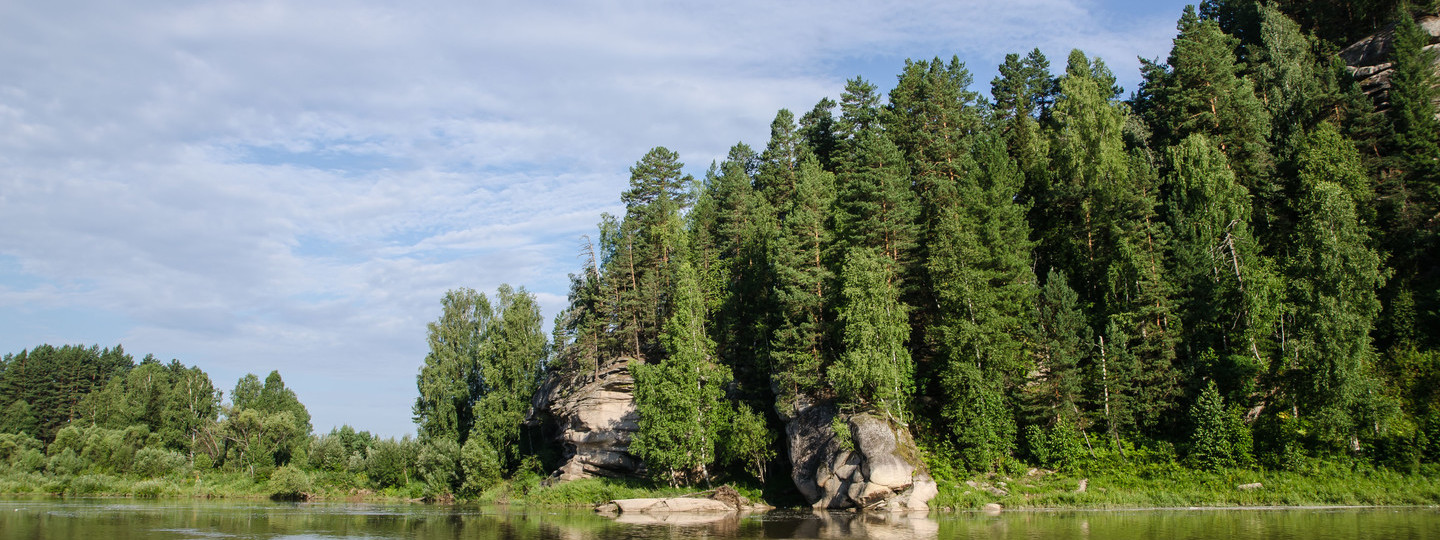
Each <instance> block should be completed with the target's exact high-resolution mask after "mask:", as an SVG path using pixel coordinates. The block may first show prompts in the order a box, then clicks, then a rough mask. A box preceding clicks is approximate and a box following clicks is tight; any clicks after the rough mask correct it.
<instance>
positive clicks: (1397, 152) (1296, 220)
mask: <svg viewBox="0 0 1440 540" xmlns="http://www.w3.org/2000/svg"><path fill="white" fill-rule="evenodd" d="M1436 12H1437V6H1435V5H1433V4H1432V5H1424V6H1414V5H1412V4H1410V3H1407V2H1402V1H1395V0H1349V1H1335V2H1303V1H1279V0H1276V1H1272V2H1256V1H1247V0H1207V1H1206V2H1204V3H1203V4H1201V5H1200V6H1199V7H1198V8H1189V9H1187V10H1186V11H1185V12H1184V13H1183V14H1182V15H1181V17H1180V19H1179V22H1178V25H1177V26H1178V35H1177V36H1176V38H1175V40H1174V48H1173V49H1172V51H1171V53H1170V55H1169V56H1168V58H1165V59H1163V60H1160V59H1156V60H1151V61H1142V78H1143V80H1142V82H1141V83H1140V86H1139V88H1136V89H1134V90H1133V91H1131V92H1129V93H1127V92H1126V91H1125V90H1124V89H1121V88H1119V87H1118V86H1117V82H1116V77H1115V75H1114V74H1113V72H1111V70H1110V69H1109V68H1108V67H1107V66H1106V64H1105V63H1104V62H1103V61H1102V60H1101V59H1099V58H1091V57H1088V56H1087V55H1086V54H1084V53H1083V52H1081V51H1078V50H1077V51H1073V52H1071V53H1070V54H1069V56H1068V57H1067V58H1066V60H1065V62H1064V66H1063V69H1062V70H1060V71H1059V74H1058V76H1057V75H1056V74H1055V71H1053V70H1052V65H1051V62H1050V60H1049V59H1048V58H1046V56H1045V55H1043V54H1042V53H1041V52H1040V51H1039V50H1038V49H1037V50H1033V51H1030V52H1029V53H1027V54H1011V55H1009V56H1007V57H1006V59H1005V61H1004V63H1003V64H1002V65H1001V66H1000V68H999V76H998V77H996V78H995V79H994V80H993V81H991V82H990V86H989V95H988V96H985V95H982V94H981V92H979V91H977V90H976V89H975V88H974V87H975V86H976V85H975V84H974V81H973V80H972V76H971V74H970V72H969V71H968V70H967V69H966V66H965V64H964V63H963V62H962V61H961V60H960V59H959V58H950V59H948V60H947V59H942V58H934V59H932V60H917V61H907V62H906V63H905V65H904V67H903V69H902V70H901V72H900V74H899V75H898V76H897V80H896V84H895V87H894V88H893V90H891V91H890V92H889V93H888V95H886V96H882V95H881V94H880V92H879V91H878V90H877V86H876V85H874V84H872V83H870V82H867V81H865V80H862V79H860V78H856V79H852V80H850V81H848V82H847V83H846V85H845V87H844V90H843V93H842V94H841V95H840V98H839V100H838V101H835V100H832V99H829V98H825V99H821V100H820V101H819V103H817V104H816V105H815V106H814V108H812V109H811V110H809V111H805V112H804V113H803V114H800V115H798V116H797V115H796V114H795V113H793V112H791V111H789V110H781V111H779V112H778V113H777V114H776V116H775V120H774V122H773V123H772V124H771V130H770V131H771V137H770V140H769V141H768V142H766V144H765V145H764V147H763V148H761V149H759V150H757V149H755V148H753V147H751V146H748V145H746V144H743V143H741V144H736V145H735V146H734V147H733V148H731V149H730V151H729V153H728V156H727V157H726V158H725V160H724V161H723V162H719V163H713V164H712V165H711V166H710V168H709V170H708V171H707V172H706V173H705V174H704V176H703V178H699V179H696V178H693V177H691V176H689V175H686V174H684V172H683V169H684V166H683V164H682V163H681V161H680V156H678V155H677V154H676V153H675V152H672V151H670V150H668V149H666V148H663V147H657V148H655V149H653V150H651V151H650V152H648V153H646V154H645V155H644V156H643V157H642V158H640V160H639V161H638V162H637V163H636V164H635V166H634V167H632V168H631V169H630V174H631V176H630V185H629V189H627V190H626V191H625V192H624V193H623V194H622V195H621V200H622V201H623V203H624V204H625V208H626V210H625V213H624V215H623V216H612V215H604V216H602V217H601V220H600V223H599V231H598V235H596V236H595V237H594V238H590V237H587V238H585V239H584V240H583V244H582V253H583V254H584V263H583V265H582V268H580V270H579V271H578V272H577V273H575V274H572V275H571V287H570V291H569V306H568V308H567V309H566V310H564V312H562V313H561V314H559V315H558V316H557V317H556V318H555V320H554V331H553V335H552V336H549V337H547V336H545V335H544V334H543V332H542V331H541V328H542V320H541V314H540V311H539V308H538V306H537V305H536V302H535V299H534V297H533V296H532V295H531V294H529V293H528V292H526V291H525V290H524V289H523V288H522V289H512V288H510V287H508V286H506V287H501V289H500V290H499V291H498V293H497V294H496V295H495V297H494V298H493V302H492V298H490V297H487V296H486V295H484V294H480V293H477V292H475V291H472V290H469V289H457V290H453V291H451V292H450V293H448V294H447V295H446V296H445V297H444V298H443V299H442V302H441V305H442V313H441V315H440V317H439V318H438V319H437V320H436V321H435V322H433V323H431V324H430V326H429V328H428V330H429V336H428V343H429V348H430V353H429V355H428V356H427V357H426V358H425V362H424V365H423V367H422V369H421V372H420V373H419V375H418V377H417V386H418V393H419V397H418V399H417V400H416V403H415V406H414V410H413V412H414V415H415V421H416V425H417V436H416V437H415V438H414V439H411V438H409V437H407V438H404V439H401V440H393V439H390V440H380V439H377V438H375V437H373V436H371V435H370V434H368V433H365V432H357V431H355V430H354V429H351V428H349V427H343V428H339V429H336V430H334V431H332V432H331V433H329V434H328V435H319V436H317V435H314V434H312V427H311V425H310V419H309V414H308V413H307V412H306V410H305V407H304V406H303V405H302V404H300V402H299V401H298V400H297V399H296V396H295V394H294V392H293V391H292V390H289V389H287V388H285V386H284V383H283V381H281V379H280V375H279V374H278V373H272V374H270V376H269V377H267V378H266V379H265V380H264V381H263V382H262V381H261V380H260V379H259V378H258V377H256V376H254V375H250V376H247V377H246V378H243V379H241V380H240V381H238V383H237V385H236V386H235V387H234V389H233V391H232V392H231V393H230V400H229V402H224V401H222V397H223V395H222V393H221V392H220V391H219V390H217V389H216V388H215V387H214V385H213V384H212V382H211V381H210V379H209V377H208V376H207V375H206V374H205V373H204V372H202V371H200V370H199V369H198V368H193V367H190V368H187V367H185V366H184V365H182V364H180V363H179V362H178V361H172V362H171V363H169V364H164V363H161V362H160V361H158V360H156V359H154V358H153V357H146V358H145V359H143V360H142V361H141V362H139V363H138V364H137V363H136V362H134V360H133V358H132V357H130V356H129V355H127V354H126V353H125V352H124V351H123V350H122V349H121V348H120V347H118V346H117V347H115V348H113V349H103V350H102V349H98V348H94V347H92V348H84V347H77V346H66V347H58V348H57V347H51V346H40V347H36V348H34V349H31V350H27V351H22V352H20V353H18V354H11V355H6V356H5V357H4V359H3V361H0V407H3V411H0V432H4V433H10V435H0V461H3V462H4V463H8V464H9V466H10V467H11V468H12V469H23V470H26V471H50V472H52V473H67V472H68V473H69V474H75V473H77V472H81V471H111V472H121V473H125V472H131V473H136V474H144V471H153V472H156V474H164V473H166V472H169V471H174V470H180V469H186V470H197V471H198V470H212V469H213V470H225V471H232V472H237V473H244V474H248V475H252V476H259V477H272V475H273V476H276V477H280V478H282V479H285V478H288V479H290V480H287V481H292V482H296V485H297V486H299V487H296V488H295V489H297V490H299V489H301V488H303V487H305V486H307V485H309V484H308V482H311V481H312V480H313V481H317V482H331V483H336V484H342V485H347V486H353V487H373V488H384V487H387V486H405V485H414V486H419V487H418V488H416V489H417V490H419V491H421V492H423V493H426V494H430V495H437V494H442V495H443V494H455V495H460V496H466V495H467V494H475V493H479V492H482V491H484V490H486V489H488V488H490V487H492V486H495V485H497V484H499V483H501V482H502V481H503V480H504V479H506V478H513V477H516V476H517V475H531V476H536V475H543V474H544V473H545V472H546V471H547V469H549V468H551V467H553V466H554V464H555V461H556V460H557V459H558V457H559V453H560V452H561V451H562V450H561V448H560V447H559V446H558V444H557V443H556V442H555V441H553V440H552V439H551V438H549V437H548V436H546V434H545V433H544V430H543V429H541V427H539V426H537V425H535V423H534V422H533V421H531V422H527V418H530V417H529V416H527V415H530V414H531V412H532V411H531V407H532V397H533V396H534V395H535V394H536V392H537V389H539V388H540V387H541V385H542V384H543V383H544V381H546V380H547V378H553V377H558V376H563V375H566V374H576V373H585V372H589V371H595V370H598V369H600V367H601V366H602V365H605V364H607V363H611V362H613V361H615V360H616V359H624V360H625V361H626V362H629V363H630V366H631V367H630V370H631V371H632V373H633V376H634V381H635V385H634V386H635V390H634V401H635V407H636V411H637V413H638V416H639V431H638V433H637V434H636V436H635V440H634V442H633V444H632V445H631V447H630V450H631V452H632V453H634V454H635V455H636V456H637V457H638V458H640V459H643V461H644V462H645V463H646V464H647V465H648V470H649V471H650V472H651V473H653V474H654V475H656V477H657V478H660V477H661V476H662V475H663V478H664V479H665V480H666V481H668V482H670V483H681V484H683V483H693V482H702V481H703V482H709V481H710V480H711V479H712V478H717V477H726V478H751V479H754V481H758V482H760V483H771V482H778V483H784V482H787V481H788V479H786V478H785V474H786V473H785V469H786V467H788V465H787V464H786V463H785V459H784V456H785V452H786V450H785V447H784V443H783V440H784V438H785V436H786V434H785V432H784V426H785V424H786V423H787V422H788V421H789V420H790V418H791V415H793V414H794V413H795V411H796V410H797V409H798V408H800V407H804V406H808V405H810V404H813V403H827V404H832V405H833V406H834V407H836V408H837V409H839V410H841V411H849V412H866V413H870V414H875V415H879V416H883V417H885V418H888V419H890V420H891V421H892V422H894V423H895V424H896V425H900V426H905V427H907V428H908V429H909V431H910V433H911V434H912V435H913V437H914V438H915V440H916V441H917V443H918V445H919V447H920V448H921V449H922V450H923V454H924V458H925V460H926V462H927V465H928V466H929V467H930V468H931V469H934V470H937V471H940V470H947V471H970V472H976V473H984V472H989V471H1016V470H1024V469H1025V468H1027V467H1031V466H1038V467H1045V468H1051V469H1058V470H1080V469H1085V468H1087V467H1097V466H1111V465H1113V464H1116V463H1120V464H1124V463H1129V462H1140V461H1147V460H1148V461H1159V462H1166V463H1172V462H1173V463H1179V464H1182V465H1184V466H1186V467H1190V468H1193V469H1198V470H1224V469H1233V468H1240V469H1264V470H1300V469H1304V468H1305V467H1308V466H1310V465H1311V464H1313V463H1317V462H1339V463H1366V464H1369V465H1371V466H1376V467H1384V468H1389V469H1395V470H1406V471H1409V470H1415V469H1416V468H1417V467H1425V465H1424V464H1428V463H1435V462H1440V394H1437V390H1436V389H1437V388H1440V332H1437V331H1436V329H1440V245H1437V242H1440V240H1437V232H1440V117H1437V105H1436V99H1437V96H1440V94H1437V78H1436V69H1435V65H1436V64H1435V62H1436V58H1435V55H1436V48H1435V47H1433V46H1431V43H1432V42H1434V41H1436V40H1435V39H1434V38H1433V37H1432V35H1431V34H1430V33H1427V31H1426V30H1425V28H1423V27H1422V26H1421V24H1420V23H1419V22H1417V17H1422V16H1426V15H1427V14H1428V15H1431V16H1433V15H1434V14H1435V13H1436ZM1387 29H1393V30H1387ZM1376 32H1389V33H1386V34H1384V35H1385V36H1388V39H1389V41H1388V43H1389V46H1388V49H1387V50H1386V51H1385V58H1384V62H1386V66H1385V67H1386V69H1388V70H1389V71H1388V77H1387V78H1386V80H1385V81H1383V82H1384V84H1383V85H1382V86H1378V87H1377V86H1376V85H1375V84H1373V83H1372V82H1370V81H1369V80H1367V79H1366V76H1367V75H1366V74H1365V73H1360V72H1359V71H1357V69H1356V68H1355V67H1352V66H1347V65H1346V63H1345V61H1343V60H1342V59H1341V57H1340V56H1339V53H1340V51H1341V49H1342V48H1343V47H1345V46H1347V45H1349V44H1351V43H1353V42H1355V41H1356V40H1359V39H1362V38H1365V37H1366V36H1369V35H1372V34H1374V33H1376ZM530 419H531V420H533V418H530ZM838 431H839V430H838V429H837V432H838ZM281 471H284V472H283V473H282V472H281ZM303 471H309V472H308V473H306V472H303ZM307 475H308V476H307ZM317 475H318V476H317ZM295 478H299V479H300V480H294V479H295Z"/></svg>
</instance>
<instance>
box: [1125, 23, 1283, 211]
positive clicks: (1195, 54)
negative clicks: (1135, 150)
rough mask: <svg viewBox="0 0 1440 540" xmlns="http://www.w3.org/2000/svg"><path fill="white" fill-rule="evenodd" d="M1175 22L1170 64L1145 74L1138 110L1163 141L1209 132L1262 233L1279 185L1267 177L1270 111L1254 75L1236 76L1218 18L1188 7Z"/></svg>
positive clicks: (1231, 45) (1229, 40) (1232, 45)
mask: <svg viewBox="0 0 1440 540" xmlns="http://www.w3.org/2000/svg"><path fill="white" fill-rule="evenodd" d="M1178 28H1179V30H1180V33H1179V35H1178V36H1176V38H1175V46H1174V48H1173V49H1172V50H1171V52H1170V57H1169V59H1168V60H1167V64H1168V68H1169V69H1168V70H1165V69H1150V70H1148V71H1147V73H1146V74H1145V82H1144V83H1143V85H1142V88H1141V92H1140V95H1139V97H1138V99H1139V102H1140V103H1139V109H1140V110H1141V112H1142V115H1144V116H1145V119H1146V120H1147V121H1148V122H1149V123H1150V126H1151V128H1152V129H1154V131H1155V135H1156V138H1157V140H1158V141H1159V142H1160V143H1162V144H1164V145H1175V144H1179V143H1180V141H1182V140H1184V139H1185V137H1188V136H1190V135H1191V134H1195V133H1202V134H1205V135H1206V136H1208V137H1210V139H1211V141H1212V142H1214V143H1215V144H1216V145H1218V146H1219V147H1220V149H1221V151H1223V152H1225V155H1226V156H1227V157H1228V158H1229V160H1230V166H1231V168H1233V169H1234V170H1235V175H1236V178H1237V179H1238V180H1239V181H1240V183H1241V185H1243V186H1245V188H1246V189H1248V190H1249V191H1250V193H1251V195H1252V196H1253V197H1255V198H1256V200H1257V201H1258V203H1257V205H1256V208H1255V210H1254V214H1255V215H1254V216H1253V218H1254V221H1255V223H1254V226H1255V227H1256V229H1257V231H1259V232H1260V233H1261V234H1262V235H1264V234H1267V233H1268V231H1269V229H1270V228H1271V226H1272V222H1273V221H1274V216H1273V212H1272V210H1271V209H1272V208H1274V207H1275V206H1277V205H1278V204H1280V201H1279V199H1280V189H1279V186H1278V185H1277V184H1275V183H1274V181H1273V179H1272V176H1273V171H1274V162H1273V158H1272V157H1271V154H1270V146H1269V141H1268V138H1269V136H1270V129H1271V128H1270V117H1269V114H1268V113H1267V111H1266V110H1265V106H1264V105H1263V104H1262V103H1261V102H1260V100H1259V99H1257V98H1256V97H1255V89H1254V85H1253V83H1252V81H1251V80H1250V79H1248V78H1245V77H1242V76H1241V74H1240V67H1239V66H1238V65H1237V63H1236V58H1235V50H1236V45H1237V43H1238V41H1237V40H1236V39H1235V38H1234V37H1232V36H1230V35H1227V34H1226V33H1225V32H1224V31H1222V30H1221V29H1220V25H1219V24H1218V23H1217V22H1215V21H1213V20H1202V19H1200V17H1199V16H1198V15H1196V13H1195V10H1194V8H1193V6H1192V7H1187V8H1186V9H1185V13H1184V14H1183V15H1182V16H1181V17H1180V22H1179V24H1178Z"/></svg>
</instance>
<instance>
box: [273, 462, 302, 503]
mask: <svg viewBox="0 0 1440 540" xmlns="http://www.w3.org/2000/svg"><path fill="white" fill-rule="evenodd" d="M311 489H312V488H311V484H310V475H308V474H306V473H305V471H302V470H300V469H298V468H296V467H292V466H290V465H284V466H281V467H280V468H278V469H275V472H274V473H271V474H270V498H271V499H281V500H299V499H303V498H304V497H305V495H304V494H305V493H307V492H309V491H310V490H311Z"/></svg>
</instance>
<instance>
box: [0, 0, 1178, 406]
mask: <svg viewBox="0 0 1440 540" xmlns="http://www.w3.org/2000/svg"><path fill="white" fill-rule="evenodd" d="M1123 3H1124V2H1121V4H1123ZM1166 4H1173V5H1171V6H1169V7H1168V8H1163V9H1162V8H1157V7H1155V5H1156V3H1144V2H1141V3H1138V4H1137V3H1134V2H1131V3H1130V4H1129V5H1126V6H1123V7H1117V4H1116V3H1114V2H1099V1H1095V0H1011V1H1007V2H982V1H973V0H972V1H950V2H860V1H841V2H808V1H807V2H753V1H736V2H724V3H714V4H713V5H696V4H695V3H674V2H610V1H600V2H591V1H585V2H558V3H556V2H521V3H501V2H479V3H477V2H424V3H409V4H403V5H402V4H395V3H389V2H367V1H360V2H355V1H345V2H340V1H335V0H317V1H306V2H299V1H278V0H258V1H219V2H202V3H179V4H177V3H173V2H158V1H139V2H125V3H113V2H61V3H54V2H49V3H47V2H10V3H5V4H3V5H0V231H4V233H3V234H0V311H3V312H5V315H0V322H8V323H11V324H0V349H3V350H4V351H16V350H19V349H21V348H25V347H29V346H33V345H36V344H38V343H40V342H43V341H52V342H53V341H65V342H85V343H89V342H102V343H107V344H108V343H110V342H112V340H118V341H122V342H123V343H124V344H125V345H126V347H127V349H128V350H130V351H132V352H137V353H145V352H154V353H156V354H158V355H160V356H162V357H166V358H169V357H177V358H179V359H181V360H182V361H184V362H187V363H194V364H199V365H200V366H201V367H202V368H204V369H206V370H207V371H208V372H210V373H211V374H212V376H214V377H215V378H216V379H217V381H216V382H217V384H218V385H220V386H222V387H227V388H228V387H229V386H230V385H232V384H233V383H234V381H235V380H236V379H237V378H238V377H239V376H240V375H243V374H244V373H246V372H259V373H261V374H262V375H263V374H264V373H265V372H268V371H269V370H271V369H279V370H281V372H282V374H283V375H285V376H286V379H287V381H288V382H289V383H290V385H291V386H292V387H294V388H295V389H296V390H297V391H298V392H299V393H300V396H301V398H302V399H303V400H304V401H305V402H306V403H307V405H308V406H309V407H310V408H311V410H312V412H313V413H314V416H315V421H316V425H317V427H319V428H321V429H328V427H330V426H333V425H337V424H340V423H351V424H354V425H356V426H357V427H360V428H362V429H372V430H375V431H378V432H380V433H383V434H390V435H398V434H401V433H404V432H407V431H410V430H411V429H412V428H411V426H410V410H409V406H410V403H411V401H412V400H413V392H414V385H413V380H414V379H413V377H414V374H415V372H416V370H417V368H418V366H419V364H420V363H421V361H422V359H423V357H424V354H425V322H426V321H428V320H431V319H433V318H434V317H435V316H437V314H438V312H439V299H440V296H441V295H442V294H443V292H444V291H445V290H446V289H448V288H453V287H460V286H469V287H473V288H476V289H479V290H484V291H493V290H494V288H495V287H496V286H497V285H499V284H500V283H503V282H509V283H513V284H516V285H522V284H523V285H526V286H528V287H529V288H530V290H532V291H534V292H536V293H537V296H538V297H539V299H540V301H541V303H542V304H543V305H544V307H545V308H546V311H547V313H546V317H547V318H548V317H550V316H553V314H554V313H555V311H556V310H557V309H558V308H559V307H560V305H562V304H563V301H564V294H565V292H566V286H567V280H566V273H567V272H570V271H574V269H575V268H577V266H578V263H579V261H578V260H577V259H576V257H575V255H576V252H577V249H576V248H577V245H578V242H577V238H578V237H579V236H580V235H581V234H584V233H586V232H588V231H589V230H590V229H591V228H592V227H593V225H594V223H595V222H596V220H597V218H598V215H599V213H600V212H602V211H611V212H617V211H619V209H620V207H619V203H618V194H619V192H620V191H621V190H622V189H623V188H624V186H625V183H626V180H627V177H628V171H627V167H628V166H629V165H630V164H631V163H633V162H634V160H635V159H637V158H638V157H639V156H641V155H642V154H643V153H644V152H645V150H647V149H648V148H650V147H652V146H656V145H666V146H669V147H670V148H672V149H675V150H678V151H679V152H681V155H682V158H683V159H685V160H686V161H687V162H689V163H690V165H691V169H692V170H693V171H692V172H696V173H698V172H700V171H702V170H703V168H704V167H705V166H706V165H708V163H709V162H710V161H711V160H713V159H718V158H720V157H723V156H724V154H725V152H726V149H727V148H728V147H729V146H730V145H731V144H733V143H735V142H738V141H742V140H743V141H746V142H748V143H750V144H751V145H752V146H755V147H757V148H758V147H761V146H763V145H764V142H765V140H764V139H765V137H766V136H767V134H768V126H769V121H770V119H771V117H773V115H774V113H775V111H776V110H777V109H779V108H781V107H788V108H791V109H808V108H809V106H810V105H811V104H813V103H814V102H815V101H817V100H818V99H819V98H820V97H823V96H826V95H829V96H835V95H836V94H837V93H838V91H839V90H840V88H841V86H842V84H843V81H844V79H846V78H848V77H850V76H853V75H855V74H857V73H859V74H864V75H866V76H867V77H870V78H872V79H875V80H876V82H877V83H880V84H881V85H882V86H885V85H888V84H889V83H890V82H891V81H893V75H894V74H895V72H896V71H898V69H899V67H900V66H901V64H902V60H903V59H904V58H906V57H917V58H926V57H930V56H936V55H939V56H944V57H948V56H949V55H951V54H959V55H960V56H961V57H962V59H965V60H967V61H968V63H969V65H970V67H971V69H972V70H973V71H975V72H976V74H977V77H976V80H977V89H978V90H982V91H983V90H986V89H988V84H987V82H988V80H989V77H990V76H991V75H992V74H993V66H994V65H995V64H997V63H998V62H999V61H1000V59H1001V58H1003V56H1004V54H1005V53H1007V52H1018V51H1027V50H1029V49H1030V48H1032V47H1037V46H1038V47H1041V48H1042V49H1043V50H1045V51H1046V52H1047V53H1049V54H1051V55H1052V56H1053V57H1055V58H1056V59H1057V63H1058V62H1063V58H1064V54H1065V53H1066V52H1068V50H1069V49H1070V48H1071V47H1080V48H1083V49H1086V50H1087V51H1089V52H1091V53H1092V54H1098V55H1101V56H1104V57H1105V58H1106V59H1107V60H1108V61H1110V62H1111V64H1112V66H1113V67H1114V68H1115V70H1116V72H1117V73H1119V74H1120V75H1121V77H1122V81H1124V82H1126V83H1132V86H1133V81H1134V79H1135V75H1134V69H1133V66H1134V60H1133V59H1134V57H1135V56H1136V55H1141V56H1147V57H1151V56H1157V55H1163V53H1164V51H1165V50H1166V49H1167V48H1168V40H1169V39H1170V37H1171V36H1172V35H1173V24H1172V22H1171V21H1173V20H1174V18H1175V16H1176V15H1178V13H1179V7H1180V6H1181V5H1183V2H1167V3H1166ZM1137 5H1145V6H1147V7H1146V8H1145V10H1144V11H1143V13H1142V12H1137V11H1136V8H1134V6H1137ZM877 66H880V67H877Z"/></svg>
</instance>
